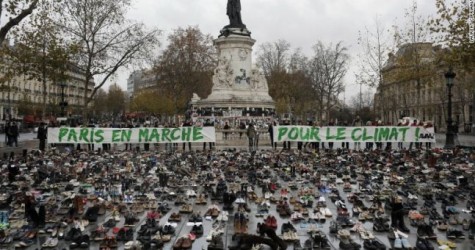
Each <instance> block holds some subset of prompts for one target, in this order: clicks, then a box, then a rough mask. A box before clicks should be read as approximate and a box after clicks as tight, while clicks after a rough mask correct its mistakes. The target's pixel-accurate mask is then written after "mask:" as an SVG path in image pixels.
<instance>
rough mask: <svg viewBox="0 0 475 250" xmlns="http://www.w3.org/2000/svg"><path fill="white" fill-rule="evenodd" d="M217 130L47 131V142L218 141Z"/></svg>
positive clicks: (210, 128)
mask: <svg viewBox="0 0 475 250" xmlns="http://www.w3.org/2000/svg"><path fill="white" fill-rule="evenodd" d="M215 141H216V134H215V129H214V127H180V128H68V127H61V128H48V143H80V144H81V143H82V144H83V143H170V142H173V143H175V142H215Z"/></svg>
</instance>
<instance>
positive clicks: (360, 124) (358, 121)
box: [353, 115, 363, 150]
mask: <svg viewBox="0 0 475 250" xmlns="http://www.w3.org/2000/svg"><path fill="white" fill-rule="evenodd" d="M353 126H354V127H363V121H361V118H360V116H359V115H357V116H356V118H355V119H354V120H353ZM354 150H361V142H359V141H358V142H355V145H354Z"/></svg>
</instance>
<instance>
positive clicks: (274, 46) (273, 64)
mask: <svg viewBox="0 0 475 250" xmlns="http://www.w3.org/2000/svg"><path fill="white" fill-rule="evenodd" d="M289 53H290V43H289V42H288V41H286V40H278V41H277V42H274V43H264V44H262V45H260V46H259V52H258V53H257V64H258V65H259V66H260V67H261V68H262V70H263V71H264V74H265V75H266V76H270V75H271V74H272V73H273V72H285V71H286V70H287V66H288V64H289V57H290V55H289Z"/></svg>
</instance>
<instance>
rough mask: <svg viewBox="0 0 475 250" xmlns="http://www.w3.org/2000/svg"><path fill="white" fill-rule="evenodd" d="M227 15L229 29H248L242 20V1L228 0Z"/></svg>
mask: <svg viewBox="0 0 475 250" xmlns="http://www.w3.org/2000/svg"><path fill="white" fill-rule="evenodd" d="M226 14H227V15H228V16H229V25H228V26H227V27H228V28H246V25H244V24H243V23H242V19H241V1H240V0H228V7H227V10H226Z"/></svg>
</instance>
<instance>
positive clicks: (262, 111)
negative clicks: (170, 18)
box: [191, 28, 275, 116]
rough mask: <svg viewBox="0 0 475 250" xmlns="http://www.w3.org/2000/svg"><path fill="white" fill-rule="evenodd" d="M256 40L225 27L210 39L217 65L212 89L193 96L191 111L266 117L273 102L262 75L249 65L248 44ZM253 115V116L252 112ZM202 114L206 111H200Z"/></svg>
mask: <svg viewBox="0 0 475 250" xmlns="http://www.w3.org/2000/svg"><path fill="white" fill-rule="evenodd" d="M255 42H256V41H255V40H254V39H252V38H251V37H250V32H249V31H248V30H247V29H239V28H226V29H224V30H222V31H221V36H220V37H219V38H218V39H216V40H214V44H215V46H216V48H217V51H218V66H217V67H216V69H215V70H214V75H213V88H212V92H211V94H210V95H209V96H208V97H207V98H206V99H199V98H198V97H197V96H194V97H193V99H192V101H191V104H192V106H193V109H194V110H195V112H198V113H200V112H199V111H203V112H202V113H206V112H208V113H209V112H211V113H212V114H213V115H215V116H238V115H239V113H240V111H242V116H268V115H271V114H273V113H274V111H275V104H274V101H273V99H272V97H270V96H269V89H268V86H267V81H266V79H265V77H264V75H263V74H262V73H261V72H260V71H259V70H258V69H253V68H252V46H253V45H254V43H255ZM253 114H254V115H253ZM204 115H205V116H206V114H204Z"/></svg>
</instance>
